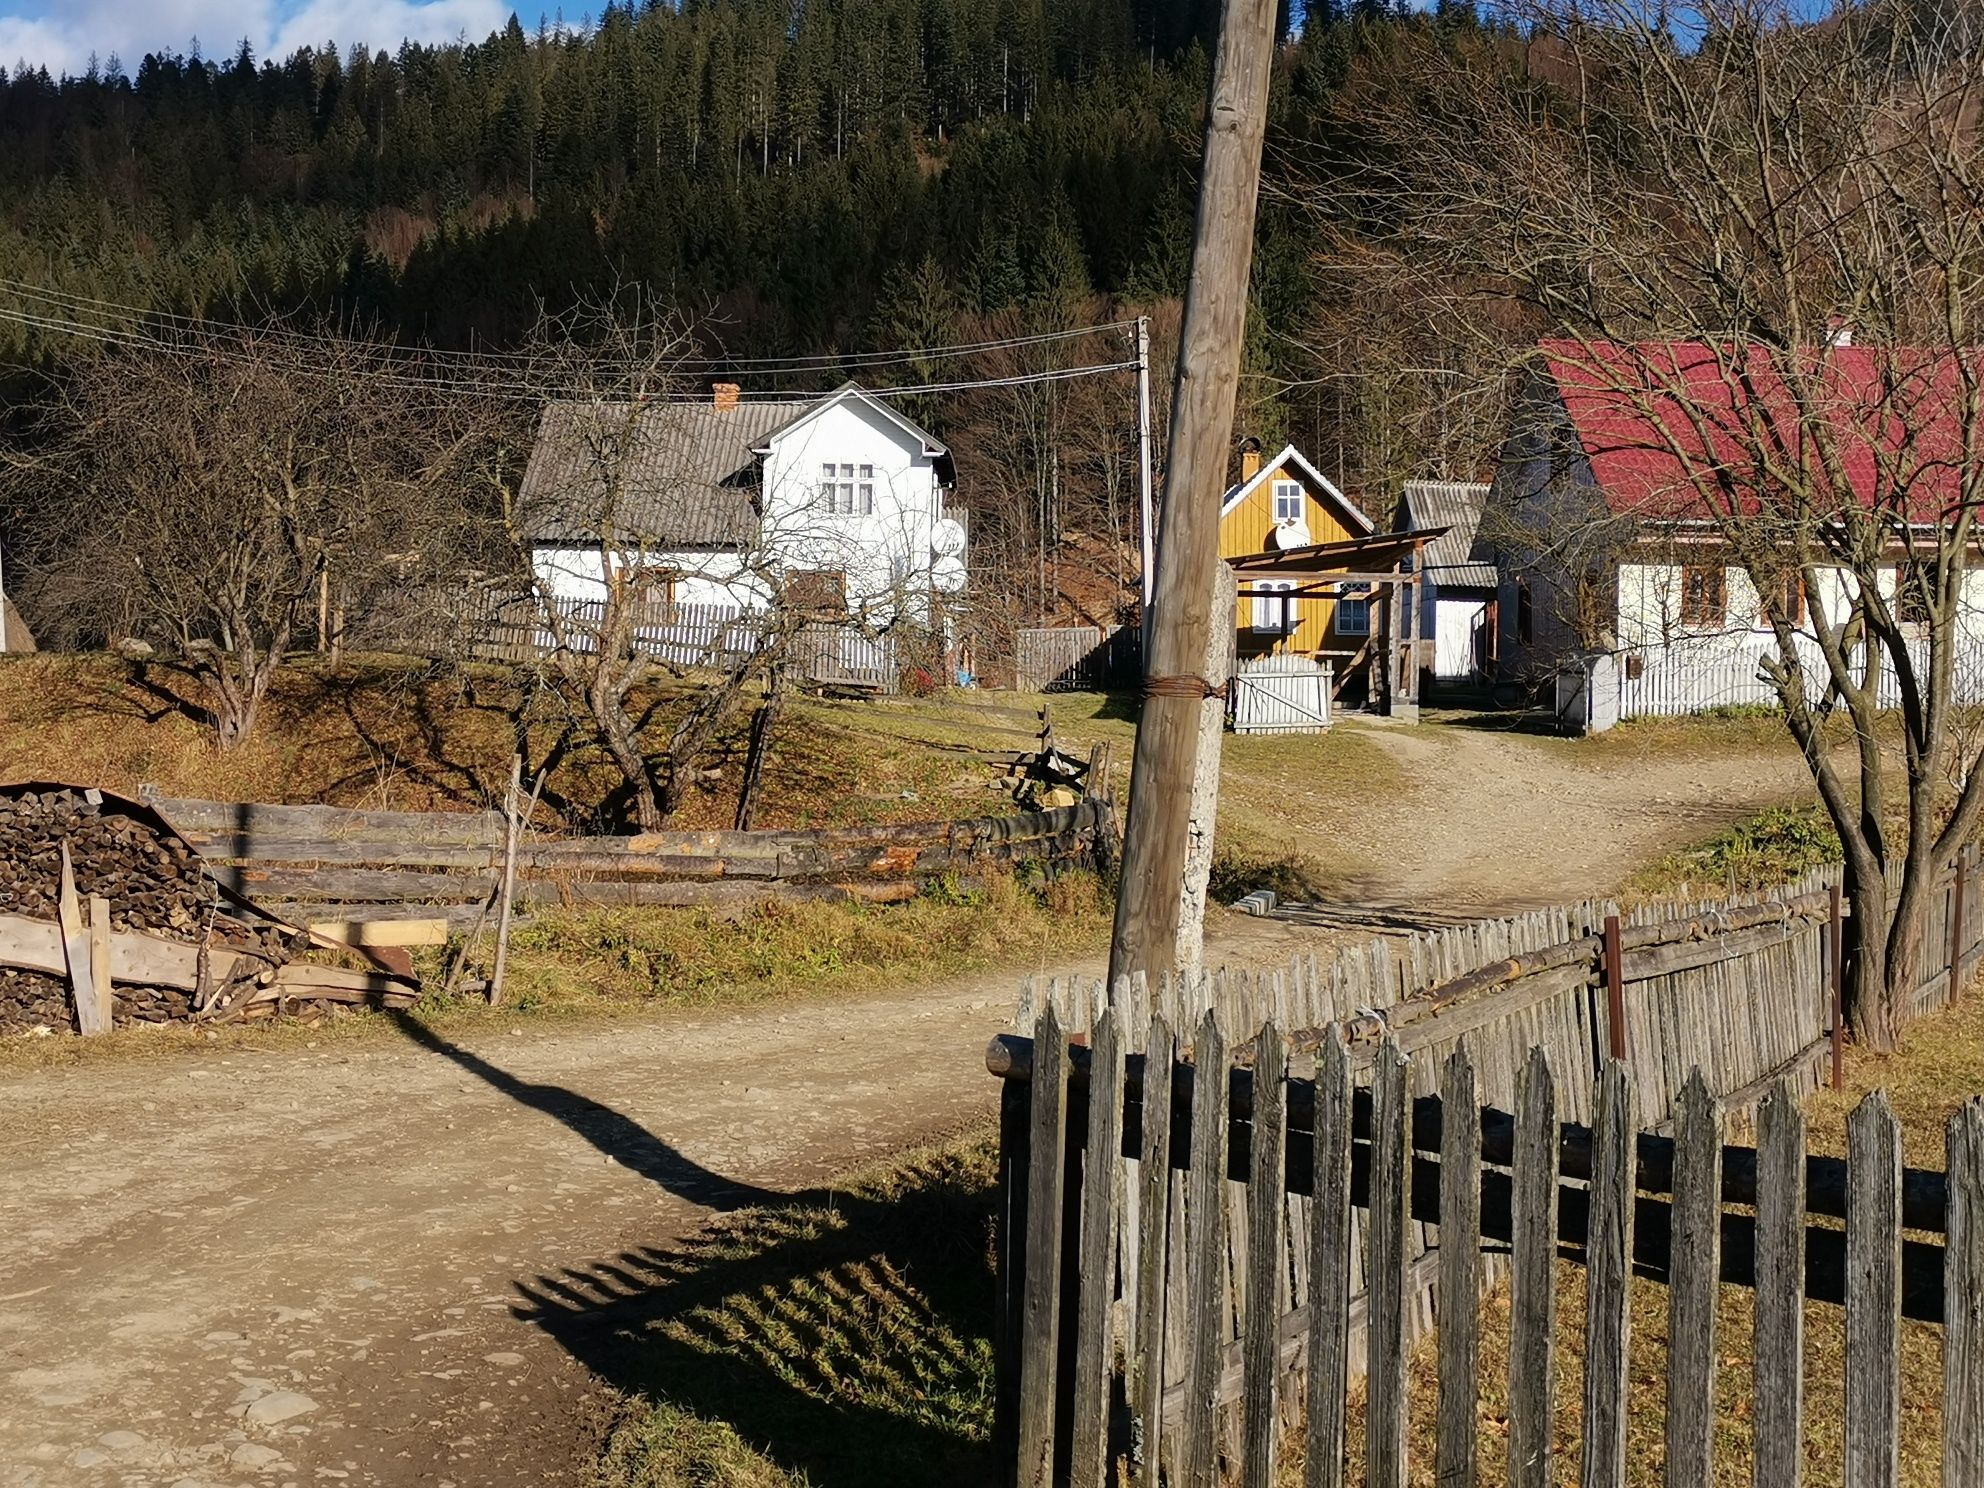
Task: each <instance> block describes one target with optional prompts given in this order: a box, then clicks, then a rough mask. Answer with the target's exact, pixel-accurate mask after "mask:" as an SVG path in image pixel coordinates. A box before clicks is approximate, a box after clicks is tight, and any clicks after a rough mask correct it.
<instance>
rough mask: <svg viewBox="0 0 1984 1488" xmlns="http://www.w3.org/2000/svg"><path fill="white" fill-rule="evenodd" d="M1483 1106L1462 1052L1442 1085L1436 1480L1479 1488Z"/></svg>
mask: <svg viewBox="0 0 1984 1488" xmlns="http://www.w3.org/2000/svg"><path fill="white" fill-rule="evenodd" d="M1480 1236H1481V1100H1480V1092H1479V1091H1478V1090H1477V1088H1476V1084H1475V1076H1474V1062H1473V1061H1472V1060H1471V1059H1469V1058H1468V1054H1467V1051H1466V1049H1464V1048H1460V1047H1456V1048H1455V1050H1454V1052H1453V1053H1452V1055H1450V1056H1449V1057H1448V1059H1447V1067H1446V1071H1445V1074H1444V1076H1443V1077H1442V1079H1441V1083H1440V1249H1439V1267H1440V1280H1439V1309H1440V1310H1439V1377H1440V1393H1439V1405H1438V1412H1439V1414H1438V1418H1437V1423H1436V1426H1435V1431H1434V1468H1433V1481H1434V1482H1436V1483H1438V1484H1439V1485H1440V1488H1473V1484H1474V1479H1475V1472H1476V1462H1475V1457H1476V1450H1477V1447H1476V1443H1477V1441H1478V1438H1479V1436H1480V1429H1479V1423H1478V1422H1477V1420H1476V1412H1475V1372H1476V1370H1477V1369H1478V1368H1479V1365H1480V1354H1481V1345H1480V1339H1479V1322H1480V1306H1481V1239H1480Z"/></svg>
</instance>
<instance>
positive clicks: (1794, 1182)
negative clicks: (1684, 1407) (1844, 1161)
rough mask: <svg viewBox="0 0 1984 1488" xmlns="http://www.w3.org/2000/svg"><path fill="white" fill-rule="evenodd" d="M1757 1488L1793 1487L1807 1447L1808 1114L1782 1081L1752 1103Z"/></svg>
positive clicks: (1753, 1403)
mask: <svg viewBox="0 0 1984 1488" xmlns="http://www.w3.org/2000/svg"><path fill="white" fill-rule="evenodd" d="M1756 1255H1757V1260H1756V1280H1757V1289H1756V1308H1757V1322H1756V1342H1755V1353H1756V1369H1755V1379H1756V1398H1755V1400H1754V1401H1753V1402H1752V1413H1753V1416H1754V1418H1755V1421H1756V1431H1755V1444H1756V1488H1798V1482H1799V1478H1800V1462H1801V1460H1802V1453H1803V1450H1804V1444H1803V1439H1802V1436H1801V1431H1802V1427H1803V1420H1804V1400H1803V1396H1804V1368H1803V1363H1802V1361H1803V1358H1804V1343H1805V1116H1804V1112H1803V1111H1802V1109H1801V1108H1800V1106H1799V1102H1798V1096H1797V1093H1796V1092H1795V1091H1794V1090H1792V1089H1791V1087H1790V1086H1789V1085H1779V1086H1778V1087H1777V1088H1776V1089H1774V1090H1772V1091H1771V1092H1770V1093H1769V1094H1768V1095H1766V1096H1765V1097H1764V1099H1763V1102H1762V1104H1761V1105H1760V1106H1759V1107H1758V1108H1757V1232H1756Z"/></svg>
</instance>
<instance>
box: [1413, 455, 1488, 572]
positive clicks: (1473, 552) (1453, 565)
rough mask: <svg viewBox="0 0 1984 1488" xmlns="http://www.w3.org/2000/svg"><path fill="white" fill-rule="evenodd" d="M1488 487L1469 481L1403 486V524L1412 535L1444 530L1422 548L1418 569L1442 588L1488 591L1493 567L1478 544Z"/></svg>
mask: <svg viewBox="0 0 1984 1488" xmlns="http://www.w3.org/2000/svg"><path fill="white" fill-rule="evenodd" d="M1487 500H1488V487H1487V486H1486V485H1485V484H1480V483H1477V482H1474V481H1407V482H1406V483H1405V491H1404V497H1403V503H1402V504H1403V505H1404V508H1405V510H1404V513H1403V515H1404V518H1405V525H1406V526H1407V527H1408V528H1410V529H1411V530H1413V531H1415V532H1424V531H1426V530H1428V529H1429V528H1434V527H1444V528H1446V529H1447V530H1446V531H1445V532H1444V533H1443V534H1442V535H1441V536H1439V537H1437V538H1435V539H1434V540H1433V542H1432V543H1431V544H1430V545H1429V546H1428V547H1427V549H1426V553H1425V558H1424V561H1423V562H1422V564H1421V565H1420V566H1421V569H1422V570H1423V571H1425V572H1427V573H1430V574H1432V575H1433V577H1434V579H1435V580H1436V581H1437V582H1439V583H1443V584H1466V585H1477V586H1480V587H1482V588H1489V587H1492V586H1493V585H1494V583H1495V581H1496V575H1495V564H1494V561H1493V558H1492V555H1490V554H1489V553H1488V552H1487V551H1486V550H1485V549H1484V548H1483V547H1482V546H1481V545H1480V543H1479V542H1478V540H1477V539H1478V537H1479V533H1480V527H1481V509H1482V507H1483V506H1484V505H1486V504H1487Z"/></svg>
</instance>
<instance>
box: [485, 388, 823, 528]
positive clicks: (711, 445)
mask: <svg viewBox="0 0 1984 1488" xmlns="http://www.w3.org/2000/svg"><path fill="white" fill-rule="evenodd" d="M812 406H813V400H811V399H806V400H794V401H784V400H781V401H776V402H762V403H753V402H740V403H739V404H737V406H736V407H734V408H717V407H716V406H715V405H713V404H710V403H652V404H647V405H637V404H632V403H553V404H550V405H548V406H547V407H546V408H545V410H544V417H543V418H542V420H540V422H539V424H538V431H537V443H536V444H535V445H534V446H533V447H532V449H531V452H530V463H529V465H527V466H526V467H525V469H524V479H523V485H522V487H521V489H520V490H519V491H518V493H517V508H518V513H519V516H520V518H521V521H522V526H523V528H524V532H525V534H526V536H528V537H529V538H530V539H531V540H532V541H535V542H559V541H565V540H594V539H597V538H598V537H600V536H602V535H605V536H608V537H610V538H612V539H613V540H615V541H620V542H628V543H641V544H645V545H649V546H654V547H662V548H726V547H748V546H749V545H750V544H751V543H752V542H753V541H754V540H755V539H756V536H757V531H758V510H757V505H756V501H757V494H758V462H757V456H756V455H754V454H753V453H752V451H753V450H754V449H755V448H757V447H758V446H760V445H762V444H763V443H764V442H765V440H766V439H767V438H769V437H770V435H771V434H772V433H773V432H774V431H775V430H777V429H779V428H782V427H783V426H784V425H786V424H789V423H791V422H792V420H793V419H795V418H797V417H798V416H799V415H800V414H802V413H804V412H805V411H806V410H808V409H810V408H811V407H812ZM609 479H611V484H612V486H613V487H614V489H609Z"/></svg>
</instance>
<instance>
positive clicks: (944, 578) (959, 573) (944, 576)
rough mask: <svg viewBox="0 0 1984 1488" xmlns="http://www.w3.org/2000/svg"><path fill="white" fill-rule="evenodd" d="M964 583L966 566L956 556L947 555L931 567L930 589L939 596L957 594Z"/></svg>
mask: <svg viewBox="0 0 1984 1488" xmlns="http://www.w3.org/2000/svg"><path fill="white" fill-rule="evenodd" d="M964 581H965V569H964V564H963V562H962V561H961V560H959V559H958V558H957V557H955V556H954V555H951V554H946V555H945V556H943V557H941V558H939V559H938V560H937V561H936V562H935V563H933V564H931V565H930V587H931V588H932V589H935V590H936V591H937V592H938V593H939V594H956V593H957V592H958V591H959V590H961V589H963V588H964Z"/></svg>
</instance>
